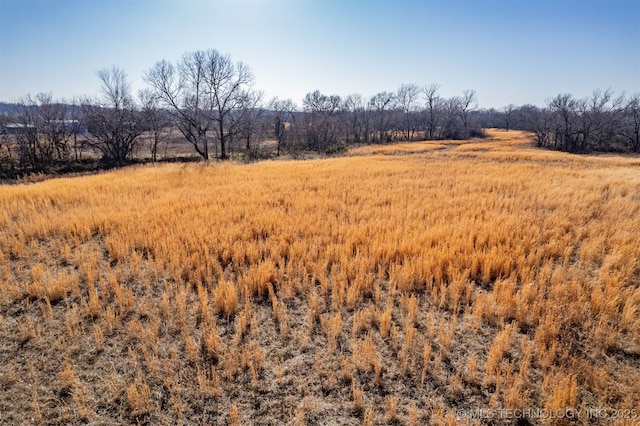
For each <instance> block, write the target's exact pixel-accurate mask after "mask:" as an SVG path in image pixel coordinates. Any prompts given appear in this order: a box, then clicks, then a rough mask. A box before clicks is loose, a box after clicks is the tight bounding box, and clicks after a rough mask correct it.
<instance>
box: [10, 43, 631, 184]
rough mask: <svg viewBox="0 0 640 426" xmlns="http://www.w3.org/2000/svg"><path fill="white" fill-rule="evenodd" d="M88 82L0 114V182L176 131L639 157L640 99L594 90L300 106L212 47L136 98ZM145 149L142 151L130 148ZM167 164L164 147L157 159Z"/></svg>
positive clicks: (292, 146)
mask: <svg viewBox="0 0 640 426" xmlns="http://www.w3.org/2000/svg"><path fill="white" fill-rule="evenodd" d="M98 78H99V80H100V82H101V86H102V97H101V98H99V99H83V100H72V101H70V102H66V101H64V100H56V99H53V98H52V96H51V95H50V94H38V95H36V96H35V97H31V96H27V97H25V98H23V99H22V100H21V101H20V102H19V103H18V104H14V105H3V108H2V110H1V111H0V177H11V176H18V175H21V174H25V173H32V172H45V173H48V172H55V171H56V170H58V171H59V170H60V169H65V168H66V169H69V170H75V169H76V168H77V167H76V165H77V164H80V163H82V162H83V161H89V162H91V161H98V160H101V162H102V163H103V164H116V165H121V164H125V163H127V162H129V161H131V160H132V158H134V155H135V156H136V158H138V159H145V158H148V159H149V160H150V161H157V160H159V151H158V149H159V146H160V145H161V144H162V143H164V144H165V145H164V146H165V147H166V146H168V143H169V138H171V137H172V136H171V135H174V134H181V135H182V138H183V139H182V141H184V142H186V145H187V146H190V147H191V149H192V152H193V154H194V155H196V156H198V157H200V158H202V159H204V160H209V159H211V158H218V159H222V160H224V159H228V158H230V157H233V158H256V157H260V156H264V155H280V154H281V153H283V152H284V153H293V154H296V153H297V152H301V151H315V152H320V153H333V152H338V151H340V150H342V149H344V148H345V147H346V146H347V145H348V144H353V143H357V144H369V143H390V142H394V141H413V140H425V139H426V140H437V139H466V138H470V137H479V136H482V135H483V132H482V129H483V128H486V127H498V128H504V129H507V130H509V129H519V130H527V131H530V132H532V133H533V134H534V135H535V140H536V143H537V145H538V146H539V147H542V148H549V149H556V150H562V151H567V152H573V153H587V152H593V151H618V152H640V93H636V94H633V95H630V96H628V95H624V94H623V95H619V96H614V94H613V92H611V91H610V90H607V91H601V90H596V91H594V92H593V95H592V96H591V97H588V98H584V99H578V98H575V97H573V96H572V95H571V94H559V95H557V96H556V97H553V98H550V99H549V100H548V101H547V103H546V105H545V106H544V107H538V106H533V105H523V106H516V105H513V104H510V105H508V106H506V107H504V108H501V109H500V110H496V109H481V108H479V105H478V98H477V94H476V92H475V91H474V90H465V91H463V93H462V94H461V95H459V96H452V97H444V96H441V94H440V86H439V85H438V84H429V85H425V86H420V85H417V84H413V83H411V84H402V85H401V86H400V87H399V88H398V89H397V90H395V91H393V92H389V91H382V92H379V93H377V94H375V95H373V96H371V97H369V98H366V97H364V96H362V95H360V94H357V93H353V94H349V95H347V96H344V97H341V96H338V95H335V94H324V93H321V92H320V91H319V90H315V91H312V92H309V93H307V94H306V95H305V97H304V98H303V100H302V107H301V108H299V107H298V106H297V105H296V104H295V103H294V102H293V101H292V100H290V99H287V100H280V99H278V98H274V99H272V100H270V101H268V102H265V101H264V99H263V97H262V93H261V92H259V91H256V90H255V89H254V86H253V83H254V76H253V73H252V72H251V69H250V68H249V67H248V66H247V65H245V64H244V63H242V62H233V61H232V60H231V58H230V57H229V56H228V55H222V54H220V53H219V52H218V51H216V50H214V49H209V50H204V51H195V52H187V53H185V54H184V55H183V56H182V58H181V59H180V60H179V61H177V62H176V63H172V62H169V61H166V60H162V61H159V62H157V63H156V64H155V65H153V66H152V67H151V68H149V69H148V70H147V71H146V72H145V74H144V80H145V81H146V82H147V85H148V86H147V87H146V88H145V89H143V90H141V91H140V92H139V94H138V97H137V98H135V97H134V96H133V95H132V93H131V88H130V85H129V82H128V80H127V75H126V73H125V71H124V70H122V69H120V68H118V67H115V66H114V67H112V68H110V69H104V70H102V71H99V72H98ZM172 129H175V130H176V132H175V133H174V132H172ZM173 139H174V140H175V137H173ZM270 141H271V142H270ZM177 143H178V144H179V140H178V142H177ZM143 144H146V145H147V146H148V149H147V150H140V149H139V148H140V147H141V146H142V145H143ZM261 146H265V147H272V148H271V150H270V151H269V150H267V149H266V148H265V150H264V151H261ZM145 154H146V155H149V156H150V157H145ZM173 155H175V154H173ZM170 156H171V154H170V153H167V150H166V149H165V155H164V157H163V158H164V159H167V158H169V157H170Z"/></svg>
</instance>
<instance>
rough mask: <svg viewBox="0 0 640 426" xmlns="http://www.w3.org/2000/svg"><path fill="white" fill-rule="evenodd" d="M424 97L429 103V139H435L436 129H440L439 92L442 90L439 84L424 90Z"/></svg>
mask: <svg viewBox="0 0 640 426" xmlns="http://www.w3.org/2000/svg"><path fill="white" fill-rule="evenodd" d="M422 90H423V92H424V97H425V99H426V101H427V115H428V117H427V138H428V139H434V137H435V134H436V129H437V127H438V112H437V106H438V100H439V99H440V97H439V96H438V90H440V85H439V84H430V85H428V86H425V87H424V88H423V89H422Z"/></svg>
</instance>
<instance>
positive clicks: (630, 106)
mask: <svg viewBox="0 0 640 426" xmlns="http://www.w3.org/2000/svg"><path fill="white" fill-rule="evenodd" d="M623 120H624V121H623V125H622V126H621V129H620V131H619V133H620V134H621V136H622V139H623V140H624V143H625V144H626V145H627V146H628V148H629V149H630V150H631V151H633V152H640V92H638V93H634V94H633V95H632V96H630V97H629V98H628V99H627V100H626V103H625V105H624V109H623Z"/></svg>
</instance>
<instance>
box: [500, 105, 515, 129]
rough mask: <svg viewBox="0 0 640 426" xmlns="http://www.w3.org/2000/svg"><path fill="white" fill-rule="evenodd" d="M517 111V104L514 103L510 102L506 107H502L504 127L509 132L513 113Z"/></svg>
mask: <svg viewBox="0 0 640 426" xmlns="http://www.w3.org/2000/svg"><path fill="white" fill-rule="evenodd" d="M515 111H516V106H515V105H514V104H509V105H507V106H506V107H504V108H502V117H503V119H504V129H505V130H506V131H507V132H508V131H509V130H510V129H511V123H512V120H513V115H514V113H515Z"/></svg>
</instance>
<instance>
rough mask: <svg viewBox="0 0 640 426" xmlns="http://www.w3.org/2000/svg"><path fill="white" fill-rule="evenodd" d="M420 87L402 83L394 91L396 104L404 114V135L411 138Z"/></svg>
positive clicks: (415, 122) (415, 121)
mask: <svg viewBox="0 0 640 426" xmlns="http://www.w3.org/2000/svg"><path fill="white" fill-rule="evenodd" d="M419 93H420V88H419V87H418V86H416V85H415V84H403V85H401V86H400V88H399V89H398V91H397V92H396V100H397V102H398V106H399V107H400V108H401V109H402V113H403V115H404V137H405V139H406V140H411V139H412V138H413V135H414V133H415V130H416V124H417V120H416V112H417V111H416V105H415V103H416V101H417V100H418V95H419Z"/></svg>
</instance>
